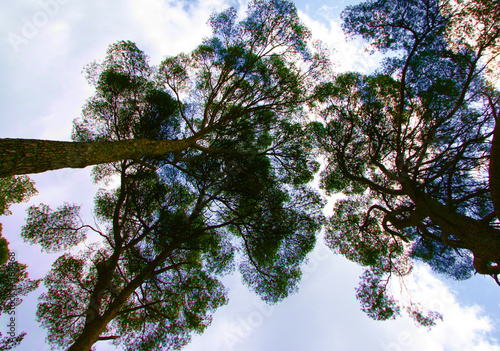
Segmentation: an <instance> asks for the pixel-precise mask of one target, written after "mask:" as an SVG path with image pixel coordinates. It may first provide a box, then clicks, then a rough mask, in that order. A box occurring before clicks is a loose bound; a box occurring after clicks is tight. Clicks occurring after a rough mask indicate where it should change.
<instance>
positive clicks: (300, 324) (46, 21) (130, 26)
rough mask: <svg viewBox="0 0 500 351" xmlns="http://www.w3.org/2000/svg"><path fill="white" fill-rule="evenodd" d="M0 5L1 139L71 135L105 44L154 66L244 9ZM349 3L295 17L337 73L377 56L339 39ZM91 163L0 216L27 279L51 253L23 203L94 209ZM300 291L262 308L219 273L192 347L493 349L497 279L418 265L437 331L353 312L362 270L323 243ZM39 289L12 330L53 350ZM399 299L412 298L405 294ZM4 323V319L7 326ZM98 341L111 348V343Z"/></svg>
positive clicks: (316, 7)
mask: <svg viewBox="0 0 500 351" xmlns="http://www.w3.org/2000/svg"><path fill="white" fill-rule="evenodd" d="M2 3H3V4H2V5H0V6H1V11H0V78H1V81H0V106H1V107H2V113H1V118H0V137H11V138H39V139H54V140H70V133H71V124H72V120H73V119H74V118H75V117H77V116H78V115H79V113H80V108H81V106H82V105H83V104H84V102H85V99H86V98H87V97H89V96H90V94H91V93H92V90H91V89H90V87H89V86H88V85H87V83H86V81H85V78H84V75H83V74H82V69H83V67H84V66H85V65H86V64H88V63H90V62H91V61H93V60H96V59H102V58H103V57H104V55H105V51H106V48H107V46H108V45H109V44H110V43H113V42H115V41H117V40H131V41H133V42H135V43H136V44H137V45H138V47H139V48H140V49H142V50H143V51H145V52H146V53H147V54H148V55H149V56H150V58H151V63H152V64H157V63H159V62H160V60H161V59H162V58H163V57H164V56H166V55H175V54H177V53H180V52H183V51H184V52H188V51H190V50H192V49H193V48H195V47H196V45H198V44H199V43H200V41H201V38H203V37H206V36H208V35H210V31H209V28H208V26H207V25H206V21H207V19H208V17H209V16H210V14H211V13H213V12H214V11H220V10H223V9H225V8H227V7H229V6H237V7H241V6H244V2H240V3H238V2H237V1H236V0H198V1H196V0H195V1H190V0H185V1H168V0H142V1H138V0H135V1H134V0H122V1H118V0H109V1H95V0H87V1H83V0H42V1H40V0H34V1H31V0H17V1H12V2H6V1H3V2H2ZM350 3H351V4H352V3H356V1H353V0H351V1H342V0H338V1H336V2H335V1H330V2H325V1H320V0H310V1H307V0H301V1H300V2H297V7H298V9H299V11H300V15H301V18H302V20H303V21H304V22H305V23H306V24H307V25H308V26H309V27H310V28H311V29H312V30H313V35H314V36H316V37H317V38H318V39H322V40H323V41H325V42H326V43H327V44H329V45H330V46H331V47H332V49H334V54H333V56H332V58H333V60H334V61H336V62H337V64H338V66H337V69H338V70H358V71H364V72H369V71H371V70H373V69H374V67H376V64H377V62H378V59H379V58H378V57H377V56H368V55H367V54H366V53H365V52H364V51H363V48H362V44H361V43H360V42H359V41H354V42H349V43H346V42H345V41H344V37H343V35H342V32H341V30H340V27H339V22H338V15H339V13H340V11H341V10H342V9H343V8H344V7H345V6H346V5H347V4H350ZM89 172H90V169H83V170H61V171H54V172H47V173H44V174H40V175H34V176H33V177H32V178H33V179H34V180H35V181H36V183H37V189H38V190H39V195H38V196H36V197H34V198H32V199H31V201H30V203H28V204H20V205H14V206H12V208H11V209H12V212H13V215H12V216H9V217H4V218H1V219H0V220H1V222H2V223H3V224H4V236H5V237H7V239H8V240H9V241H10V242H11V249H12V250H13V251H14V252H15V253H16V257H17V259H18V260H19V261H20V262H23V263H27V264H28V266H29V272H30V275H31V277H32V278H42V277H43V276H44V274H45V272H46V271H47V270H48V269H49V267H50V265H51V263H52V261H53V260H54V258H55V257H56V256H55V255H43V256H42V255H40V253H39V249H38V248H37V247H31V246H28V245H26V244H24V243H23V242H22V241H20V240H19V232H20V227H21V226H22V225H23V220H24V218H25V209H26V207H27V206H29V205H30V204H38V203H41V202H43V203H46V204H48V205H50V206H52V207H57V206H59V205H60V204H62V203H63V202H72V203H77V204H82V205H83V206H82V212H83V213H84V215H85V216H86V217H87V218H91V211H92V199H93V195H94V193H95V191H96V190H97V187H96V186H95V185H93V184H92V183H91V181H90V177H89ZM304 270H305V276H304V279H303V282H302V284H301V286H300V290H299V292H298V293H297V294H295V295H293V296H291V297H289V298H288V299H286V300H285V301H284V302H282V303H280V304H278V305H276V306H267V305H264V304H263V303H262V302H260V300H259V299H258V298H257V297H256V296H254V295H253V294H252V293H250V292H248V291H247V290H246V288H245V287H243V286H242V285H241V284H240V280H239V277H238V276H237V275H235V276H231V277H227V278H226V279H225V281H226V282H227V286H228V287H229V288H230V289H231V291H230V295H229V297H230V302H229V304H228V305H226V306H224V307H222V308H221V309H219V311H217V312H216V313H215V315H214V321H213V323H212V325H211V326H210V327H209V328H208V329H207V331H206V332H205V333H204V334H203V335H199V336H194V337H193V341H192V343H191V344H190V345H189V346H187V347H186V348H185V350H187V351H200V350H222V351H233V350H234V351H255V350H273V351H285V350H286V351H306V350H314V351H330V350H336V351H348V350H390V351H398V350H410V351H412V350H431V351H434V350H436V351H439V350H450V351H454V350H485V351H489V350H500V347H499V346H497V344H498V342H497V340H500V328H499V327H498V326H499V321H500V318H499V316H500V305H499V303H498V301H499V299H498V296H499V292H500V290H499V289H498V287H497V286H496V285H495V284H494V282H493V280H492V279H489V278H485V277H482V276H476V277H474V278H472V279H470V280H469V281H467V282H465V283H464V282H452V281H445V280H439V279H442V278H441V277H437V278H439V279H437V278H436V277H434V276H433V275H432V274H431V273H430V272H429V270H428V269H427V268H425V267H417V268H416V270H415V273H414V274H413V276H412V277H411V279H410V280H409V281H408V282H407V285H408V286H409V287H410V291H411V297H412V298H413V299H414V300H416V301H421V302H423V303H424V304H427V305H428V306H429V307H431V308H433V309H435V310H438V311H440V312H442V313H443V314H444V321H443V322H440V323H439V324H438V325H437V326H436V327H435V328H434V329H433V330H431V331H427V330H426V329H424V328H418V327H416V326H414V324H413V322H412V321H410V320H409V319H408V318H405V317H403V318H399V319H397V320H395V321H389V322H383V323H382V322H375V321H372V320H370V319H369V318H367V317H366V316H365V315H364V314H363V313H362V312H361V311H360V310H359V305H358V302H357V301H356V299H355V292H354V288H355V287H356V286H357V283H358V277H359V275H360V274H361V272H362V270H361V269H360V268H359V267H357V266H356V265H354V264H351V263H349V262H347V261H346V260H345V259H343V258H342V257H336V256H333V255H332V253H331V252H330V251H328V249H326V248H325V247H323V246H321V245H320V246H318V248H317V249H316V251H315V252H314V253H313V254H312V255H311V257H310V259H309V263H308V265H307V266H306V267H304ZM38 293H39V292H37V293H33V294H31V295H30V296H29V297H28V298H26V299H25V302H24V303H23V305H22V307H20V308H18V311H17V316H18V320H17V328H18V331H22V330H25V331H27V332H28V336H27V337H26V338H25V340H24V342H23V343H22V346H21V347H20V348H19V350H26V351H29V350H34V351H35V350H36V351H39V350H49V347H48V346H46V345H45V343H44V341H43V340H44V338H45V331H44V330H43V329H42V328H41V327H40V326H39V325H38V323H37V322H36V321H35V315H34V313H35V308H36V299H37V295H38ZM404 298H406V299H409V295H408V294H406V295H405V296H404ZM6 325H7V322H6V320H5V319H1V320H0V330H1V331H2V332H5V330H6ZM97 349H98V350H114V348H113V347H111V346H109V345H107V344H106V343H102V344H99V346H98V348H97Z"/></svg>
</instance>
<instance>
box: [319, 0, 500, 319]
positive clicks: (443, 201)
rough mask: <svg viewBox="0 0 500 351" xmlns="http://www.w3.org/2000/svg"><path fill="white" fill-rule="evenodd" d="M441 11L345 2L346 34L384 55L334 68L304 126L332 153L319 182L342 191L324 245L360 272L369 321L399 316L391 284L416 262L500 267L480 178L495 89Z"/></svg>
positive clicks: (456, 273)
mask: <svg viewBox="0 0 500 351" xmlns="http://www.w3.org/2000/svg"><path fill="white" fill-rule="evenodd" d="M442 6H443V5H442V2H440V1H428V0H412V1H397V2H396V3H395V2H394V1H384V0H381V1H369V2H365V3H363V4H360V5H357V6H352V7H348V8H347V9H346V10H345V11H344V13H343V19H344V30H345V31H346V32H347V33H348V34H350V35H361V36H362V37H363V38H364V39H365V40H368V41H369V42H370V44H371V45H372V47H373V48H374V49H375V50H381V51H383V52H388V53H390V55H388V57H387V58H386V59H385V61H384V63H383V66H382V68H381V69H380V70H379V71H378V72H377V73H375V74H373V75H370V76H365V75H361V74H358V73H346V74H341V75H338V76H336V77H335V78H334V80H333V82H331V83H325V84H323V85H322V87H321V88H319V89H318V90H317V94H318V99H319V100H320V104H319V107H320V109H321V112H320V114H321V116H322V118H323V122H321V123H320V122H316V123H313V124H312V125H311V128H312V130H314V131H315V133H316V135H317V142H318V146H319V148H320V150H321V151H322V153H323V154H324V155H325V156H326V157H327V159H328V165H327V167H326V169H325V170H324V171H323V173H322V183H321V184H322V187H323V188H325V189H326V190H327V191H328V192H330V193H333V192H338V191H342V193H343V194H344V195H345V198H344V199H342V200H340V201H339V202H338V204H337V205H336V208H335V215H334V216H333V217H332V218H331V220H330V222H329V223H328V233H327V239H326V240H327V243H328V245H329V246H330V247H331V248H332V249H333V250H334V251H336V252H339V253H341V254H343V255H345V256H346V257H347V258H349V259H351V260H353V261H355V262H358V263H360V264H362V265H363V266H366V267H368V271H367V272H365V274H364V275H363V277H362V283H361V285H360V287H359V288H358V298H359V299H360V300H361V301H362V304H363V309H364V310H365V311H366V312H367V313H368V314H369V315H371V316H372V317H373V318H376V319H387V318H391V317H394V316H395V315H397V314H398V313H399V310H400V308H399V306H398V305H397V304H396V302H395V301H394V300H393V298H392V297H391V296H389V295H388V293H387V284H388V282H389V278H390V277H391V276H393V275H395V276H405V275H407V274H408V273H409V272H410V271H411V266H412V261H413V260H415V259H419V260H422V261H424V262H426V263H428V264H429V265H431V266H432V267H433V269H434V270H436V271H438V272H440V273H445V274H446V275H448V276H451V277H453V278H455V279H467V278H468V277H470V276H471V275H472V273H473V272H474V269H475V270H476V272H478V273H481V274H488V275H492V276H494V277H495V279H497V278H496V275H497V274H499V273H500V266H499V264H500V231H499V229H498V220H499V218H498V215H497V213H495V210H494V206H493V203H492V199H491V196H490V191H489V183H488V174H487V169H488V159H489V157H490V146H491V139H492V136H493V130H494V123H495V119H496V116H497V111H498V108H499V101H500V94H499V93H498V92H497V91H495V90H494V89H493V88H492V87H491V86H490V85H488V84H487V83H486V82H485V81H484V77H483V71H484V62H483V61H482V58H483V54H484V52H483V51H482V50H480V49H478V50H476V51H473V50H470V49H471V48H462V49H461V50H458V51H453V50H452V49H451V48H450V47H449V44H448V42H447V41H446V39H445V31H446V28H447V25H448V24H449V23H450V21H451V20H453V18H452V17H450V16H449V15H446V13H445V12H444V11H442ZM489 181H490V182H492V179H491V178H490V179H489ZM410 314H412V315H413V316H414V317H415V318H416V320H417V321H419V322H423V323H424V324H429V323H430V324H432V318H433V317H438V316H437V315H434V316H433V315H430V316H429V317H430V318H425V316H424V315H423V314H422V312H419V311H418V310H415V309H413V307H412V306H410Z"/></svg>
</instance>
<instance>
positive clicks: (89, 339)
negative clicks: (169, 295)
mask: <svg viewBox="0 0 500 351" xmlns="http://www.w3.org/2000/svg"><path fill="white" fill-rule="evenodd" d="M180 243H181V240H178V241H174V242H173V243H171V244H170V245H169V246H167V247H166V248H164V249H163V250H162V252H161V253H160V254H159V255H158V256H156V258H155V259H154V260H153V261H151V262H150V263H149V264H148V265H147V266H146V267H144V268H143V269H142V271H141V272H140V273H139V274H138V275H137V276H136V277H135V278H134V279H133V280H132V281H130V282H129V283H128V284H127V285H126V286H125V287H124V288H123V289H122V290H121V291H120V292H119V293H118V294H117V296H116V297H115V298H114V300H113V302H112V303H111V304H110V305H109V306H108V308H107V309H106V311H104V312H103V313H102V315H99V314H97V315H96V316H95V317H94V318H92V319H88V320H87V324H86V325H85V327H84V328H83V331H82V333H81V334H80V335H79V336H78V338H77V339H76V340H75V342H74V343H73V344H72V345H71V346H70V347H69V348H68V350H67V351H89V350H90V349H91V347H92V345H94V344H95V343H96V342H97V341H99V338H100V336H101V334H102V333H103V332H104V331H105V330H106V326H107V325H108V323H109V322H111V321H112V320H113V318H115V317H116V315H117V314H118V313H119V311H120V309H121V308H122V306H123V304H124V303H125V302H126V301H127V300H128V298H129V297H130V295H132V293H133V292H134V291H135V290H136V289H137V288H138V287H139V286H140V285H141V284H143V283H144V282H145V281H146V280H147V279H148V278H149V277H150V276H151V274H153V273H154V271H155V269H156V268H158V266H159V265H161V264H162V263H163V262H165V260H166V259H167V258H168V256H169V255H171V253H172V251H173V250H174V249H175V248H176V247H177V246H178V245H180ZM102 294H103V293H101V292H100V295H102Z"/></svg>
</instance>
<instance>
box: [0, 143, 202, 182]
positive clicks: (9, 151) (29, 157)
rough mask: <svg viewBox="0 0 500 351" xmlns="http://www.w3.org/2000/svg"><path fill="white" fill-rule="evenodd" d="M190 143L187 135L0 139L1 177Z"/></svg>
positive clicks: (162, 151)
mask: <svg viewBox="0 0 500 351" xmlns="http://www.w3.org/2000/svg"><path fill="white" fill-rule="evenodd" d="M192 144H193V141H192V140H190V139H185V140H146V139H134V140H123V141H100V142H70V141H52V140H37V139H9V138H6V139H0V178H3V177H8V176H12V175H19V174H31V173H41V172H46V171H50V170H55V169H60V168H84V167H87V166H91V165H96V164H100V163H109V162H115V161H119V160H125V159H137V158H140V157H143V156H160V155H166V154H169V153H173V152H176V151H181V150H185V149H186V148H188V147H189V146H191V145H192Z"/></svg>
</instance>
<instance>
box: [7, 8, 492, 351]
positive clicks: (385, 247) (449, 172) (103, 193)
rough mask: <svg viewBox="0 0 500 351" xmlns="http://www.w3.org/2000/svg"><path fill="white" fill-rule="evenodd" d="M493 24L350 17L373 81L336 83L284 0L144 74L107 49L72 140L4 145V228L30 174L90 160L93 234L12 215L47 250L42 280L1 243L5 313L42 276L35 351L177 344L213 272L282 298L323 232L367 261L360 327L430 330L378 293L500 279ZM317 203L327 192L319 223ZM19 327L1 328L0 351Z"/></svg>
mask: <svg viewBox="0 0 500 351" xmlns="http://www.w3.org/2000/svg"><path fill="white" fill-rule="evenodd" d="M498 11H499V10H498V9H496V8H495V7H494V6H491V4H490V3H489V2H487V1H482V0H477V1H472V0H469V1H451V0H450V1H438V0H409V1H408V0H405V1H402V0H401V1H399V0H398V1H389V0H378V1H366V2H363V3H360V4H358V5H354V6H349V7H347V8H346V9H345V10H344V11H343V12H342V16H341V18H342V26H343V30H344V33H345V34H346V35H347V36H348V37H351V38H361V39H362V40H363V41H364V42H365V44H367V46H369V47H370V49H371V50H372V51H373V52H375V51H378V52H380V53H381V54H383V55H384V59H383V61H382V63H381V65H380V67H378V68H376V69H375V70H374V71H373V73H370V74H366V73H361V72H354V71H351V72H341V73H332V72H333V70H332V63H331V62H330V61H329V60H328V58H327V56H328V53H327V52H326V50H325V47H326V46H325V45H324V44H322V43H319V42H315V41H314V40H313V37H312V34H311V32H310V31H309V29H308V28H306V26H305V25H304V24H303V23H302V22H301V20H300V18H299V14H298V11H297V9H296V8H295V6H294V5H293V3H291V2H289V1H286V0H266V1H262V0H255V1H252V2H251V3H250V4H249V5H248V8H247V11H246V13H245V14H244V15H242V14H241V13H239V12H238V11H237V10H236V9H234V8H230V9H227V10H225V11H223V12H221V13H215V14H213V15H212V16H211V17H210V20H209V25H210V27H211V28H212V35H211V36H209V37H207V38H205V39H204V40H203V41H202V42H201V44H200V45H198V46H197V47H196V48H195V49H194V50H192V51H190V52H187V53H180V54H177V55H173V56H167V57H165V58H164V59H163V60H162V61H161V62H160V63H159V64H156V65H155V64H151V63H150V59H149V57H148V56H147V53H145V52H143V51H142V50H141V49H140V48H139V47H138V45H136V44H135V43H133V42H131V41H127V40H122V41H117V42H115V43H112V44H111V45H109V47H108V50H107V53H106V56H105V57H104V58H103V59H102V60H98V61H95V62H92V63H90V64H89V65H87V66H86V67H85V74H86V78H87V81H88V83H89V84H90V86H91V87H92V89H93V95H92V96H91V97H90V98H89V99H88V100H87V101H86V103H85V104H84V106H83V109H82V113H81V114H80V116H79V117H78V118H76V119H75V120H74V122H73V132H72V141H54V140H37V139H8V138H4V139H0V164H1V167H0V215H1V214H5V215H8V214H9V213H10V212H9V206H10V205H11V204H14V203H19V202H22V201H27V200H28V199H29V198H30V197H32V196H34V195H35V194H36V190H35V188H34V183H33V182H32V181H31V180H30V179H29V178H28V177H27V176H26V175H25V174H32V173H41V172H46V171H49V170H58V169H61V168H82V167H87V166H93V169H92V180H93V181H94V182H95V183H96V184H98V185H99V186H100V190H99V191H98V192H97V194H96V196H95V200H94V206H93V216H94V218H95V220H94V222H92V221H88V220H87V219H84V218H83V216H81V212H82V210H85V211H90V210H91V209H90V206H88V204H84V205H82V206H80V205H79V204H73V203H72V199H71V198H68V199H67V201H66V202H64V203H61V204H59V205H57V206H49V205H47V204H33V205H31V206H30V207H29V209H28V211H27V219H26V223H25V225H24V226H23V227H22V229H21V230H20V236H21V237H22V239H23V240H25V241H26V242H28V243H31V244H33V245H38V247H39V248H40V250H41V251H42V252H47V253H59V256H58V258H57V259H56V260H55V262H54V263H53V265H52V268H51V270H50V271H49V272H48V273H47V275H46V276H45V278H44V279H40V280H31V279H29V278H28V275H27V267H26V265H23V264H21V263H19V262H17V261H14V260H11V259H10V257H11V256H12V253H11V251H10V250H9V249H10V248H9V243H8V242H7V240H6V239H5V238H3V237H1V236H0V264H1V267H0V268H1V272H0V280H1V284H0V285H1V286H0V288H1V289H2V294H1V295H2V296H9V298H8V299H7V298H3V299H2V300H1V301H0V307H1V309H0V312H1V313H6V312H8V311H9V310H11V309H12V308H14V307H16V306H18V305H19V304H20V303H21V301H22V300H21V298H20V296H25V295H26V294H28V293H29V292H31V291H34V290H35V289H36V288H37V287H38V286H39V285H40V284H41V283H42V282H43V285H44V287H45V290H44V292H43V293H42V295H41V296H40V299H39V305H38V310H37V318H38V321H39V322H40V324H41V325H42V327H44V328H45V329H46V330H47V332H48V337H47V342H48V343H49V344H50V345H51V346H52V347H55V348H64V349H68V350H89V349H91V348H92V347H94V346H93V345H96V344H100V343H99V341H111V342H112V343H113V344H115V345H119V346H120V347H121V348H123V349H127V350H128V349H130V350H151V349H179V348H181V347H183V346H184V345H186V344H187V343H188V342H189V341H190V339H191V337H192V335H193V334H196V333H201V332H203V331H204V330H205V329H206V328H207V326H208V325H209V324H210V323H211V320H212V315H213V314H214V312H215V311H216V310H217V309H218V308H220V307H221V306H223V305H224V304H226V303H227V294H228V291H227V288H226V287H225V286H224V284H223V280H222V278H223V277H224V276H225V275H227V274H233V273H234V271H236V270H238V272H239V273H238V274H240V275H241V277H242V279H243V282H244V284H245V285H246V286H247V287H248V288H249V289H250V290H251V291H253V292H255V293H256V294H257V295H258V296H260V298H262V299H263V300H264V301H266V302H267V303H271V304H273V303H277V302H280V301H282V300H283V299H285V298H286V297H288V296H289V295H290V294H292V293H295V292H296V291H297V290H298V288H299V284H300V279H301V276H302V269H303V266H304V264H305V262H307V257H308V255H309V254H310V252H311V251H312V250H313V249H314V248H315V246H316V245H317V238H318V237H319V236H320V235H321V234H320V233H323V232H324V233H325V243H326V245H327V246H328V247H329V248H330V249H331V250H332V251H333V252H334V253H335V254H339V255H342V256H344V257H346V258H347V259H349V260H351V261H353V262H355V263H357V264H359V265H360V266H362V267H363V268H364V270H365V271H364V273H363V274H362V275H361V277H360V283H359V286H358V287H357V288H356V297H357V298H358V300H359V301H360V303H361V309H362V310H363V311H364V312H365V313H366V314H367V315H368V316H369V317H371V318H373V319H375V320H387V319H392V318H395V317H396V316H398V315H399V314H400V313H401V312H402V311H406V312H407V313H408V314H409V315H410V316H411V317H412V318H413V319H414V320H415V321H416V323H417V324H420V325H423V326H425V327H431V326H433V325H434V324H436V323H437V320H439V319H442V316H441V315H440V314H439V313H436V312H433V311H426V306H421V305H419V304H418V301H409V302H408V301H398V300H397V299H396V298H394V297H393V296H392V293H391V284H392V282H393V281H394V280H396V279H395V278H397V280H401V279H404V278H406V277H408V276H409V275H410V274H411V273H412V270H413V268H414V267H415V265H416V264H420V263H423V264H426V265H428V266H430V267H431V268H432V270H433V271H434V272H435V273H437V274H441V275H443V276H444V277H446V278H451V279H454V280H466V279H469V278H470V277H472V276H473V275H474V274H483V275H486V276H491V277H492V278H493V279H492V282H496V283H498V284H499V285H500V282H499V280H498V275H499V274H500V228H499V219H500V218H499V213H500V185H499V184H498V182H499V181H500V141H499V140H500V136H499V135H500V131H499V129H498V128H497V119H498V110H499V107H500V106H499V105H500V94H499V92H498V91H497V89H496V86H495V84H496V81H495V77H497V76H498V52H499V51H498V45H499V43H500V41H499V36H500V32H499V29H498V28H500V24H499V23H498V21H499V18H500V16H499V13H498ZM471 23H472V24H473V25H474V26H473V27H474V30H472V27H471V26H472V25H471ZM327 44H328V43H327ZM320 169H321V171H320ZM315 176H316V177H317V178H319V180H320V182H319V188H320V189H315V188H313V187H312V181H313V179H314V177H315ZM322 192H324V193H326V194H327V195H335V196H336V197H338V198H339V200H337V202H336V203H335V205H334V209H333V213H332V214H331V215H330V216H329V217H328V218H325V216H324V215H323V209H324V205H325V202H326V201H325V200H326V199H325V198H324V197H323V196H321V195H320V194H321V193H322ZM0 229H1V227H0ZM90 238H92V240H90ZM95 238H98V239H99V240H97V242H91V241H93V240H94V239H95ZM8 270H9V271H8ZM12 272H14V273H12ZM12 277H15V279H11V278H12ZM24 335H25V333H21V334H19V335H17V336H16V337H15V338H8V337H7V338H5V337H4V336H3V335H2V337H4V338H3V339H0V349H1V350H3V349H5V350H8V349H11V348H12V347H14V346H15V345H18V344H19V343H20V342H21V340H22V339H23V337H24Z"/></svg>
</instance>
